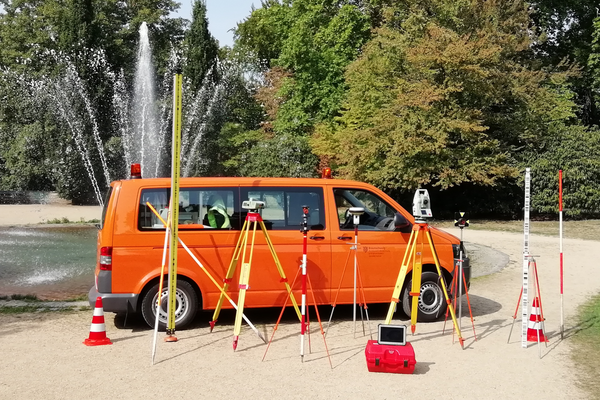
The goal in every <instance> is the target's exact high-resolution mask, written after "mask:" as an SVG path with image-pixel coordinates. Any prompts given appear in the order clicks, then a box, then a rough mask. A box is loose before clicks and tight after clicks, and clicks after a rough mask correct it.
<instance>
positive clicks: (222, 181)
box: [117, 177, 373, 187]
mask: <svg viewBox="0 0 600 400" xmlns="http://www.w3.org/2000/svg"><path fill="white" fill-rule="evenodd" d="M117 182H120V183H121V184H122V185H127V186H134V187H136V186H137V187H145V186H155V187H165V186H166V187H170V186H171V178H143V179H124V180H121V181H117ZM199 184H200V185H202V186H329V185H335V186H340V185H341V186H345V185H348V186H353V187H357V186H361V187H373V186H372V185H370V184H368V183H363V182H358V181H350V180H345V179H323V178H259V177H193V178H179V185H180V186H182V187H186V186H194V185H199Z"/></svg>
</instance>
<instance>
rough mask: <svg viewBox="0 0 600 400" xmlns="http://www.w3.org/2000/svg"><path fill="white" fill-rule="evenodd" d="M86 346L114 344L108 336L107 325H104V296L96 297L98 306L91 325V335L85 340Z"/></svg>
mask: <svg viewBox="0 0 600 400" xmlns="http://www.w3.org/2000/svg"><path fill="white" fill-rule="evenodd" d="M83 344H85V345H86V346H101V345H104V344H112V342H111V341H110V339H109V338H107V337H106V325H104V309H103V308H102V297H100V296H98V297H97V298H96V308H94V316H93V317H92V326H91V327H90V337H89V338H87V339H85V340H84V341H83Z"/></svg>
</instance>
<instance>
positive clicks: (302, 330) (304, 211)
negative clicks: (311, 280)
mask: <svg viewBox="0 0 600 400" xmlns="http://www.w3.org/2000/svg"><path fill="white" fill-rule="evenodd" d="M302 234H303V235H304V239H303V240H304V241H303V243H302V307H301V313H302V318H301V324H302V326H301V327H300V358H301V359H302V362H304V334H305V333H306V252H307V250H308V206H302ZM315 307H316V304H315Z"/></svg>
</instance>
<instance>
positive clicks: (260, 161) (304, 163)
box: [237, 135, 318, 178]
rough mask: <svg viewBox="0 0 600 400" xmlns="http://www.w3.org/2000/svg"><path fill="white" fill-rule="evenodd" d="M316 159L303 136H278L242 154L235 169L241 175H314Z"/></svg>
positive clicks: (315, 172) (265, 140)
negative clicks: (237, 169)
mask: <svg viewBox="0 0 600 400" xmlns="http://www.w3.org/2000/svg"><path fill="white" fill-rule="evenodd" d="M239 139H241V138H237V140H238V141H239ZM248 139H250V140H251V138H247V140H248ZM317 162H318V159H317V157H316V156H315V155H314V154H313V153H312V152H311V150H310V146H309V145H308V139H307V138H306V137H304V136H291V135H281V136H276V137H273V138H270V139H264V140H261V141H260V142H258V143H256V145H254V146H252V147H251V148H250V149H249V151H248V152H247V153H245V154H242V156H241V158H240V160H239V161H238V165H239V167H238V168H239V172H240V174H241V175H242V176H264V177H269V176H272V177H280V176H285V177H294V178H314V177H316V176H317V171H316V169H315V165H317Z"/></svg>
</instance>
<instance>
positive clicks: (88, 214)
mask: <svg viewBox="0 0 600 400" xmlns="http://www.w3.org/2000/svg"><path fill="white" fill-rule="evenodd" d="M0 215H1V216H2V217H1V218H0V226H11V225H31V224H41V223H47V222H48V221H53V220H62V219H63V218H66V219H68V220H69V221H71V222H81V221H92V220H99V219H100V217H101V215H102V208H101V207H100V206H72V205H70V204H13V205H6V204H0Z"/></svg>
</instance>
